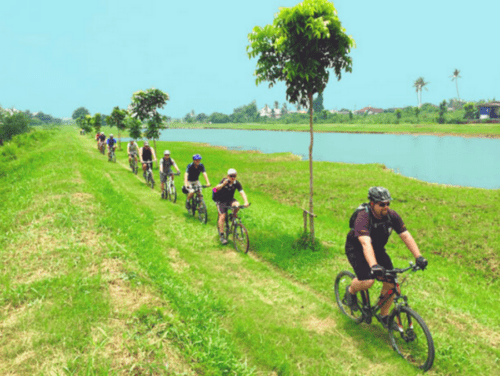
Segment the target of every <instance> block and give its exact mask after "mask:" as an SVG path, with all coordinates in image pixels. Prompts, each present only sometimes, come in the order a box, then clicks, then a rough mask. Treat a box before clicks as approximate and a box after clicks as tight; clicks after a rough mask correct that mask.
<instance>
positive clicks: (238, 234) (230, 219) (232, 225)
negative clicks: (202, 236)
mask: <svg viewBox="0 0 500 376" xmlns="http://www.w3.org/2000/svg"><path fill="white" fill-rule="evenodd" d="M248 206H250V204H249V205H248ZM225 207H226V208H227V209H228V212H227V214H226V219H225V224H224V237H225V238H226V240H227V238H228V237H229V234H232V235H233V245H234V249H236V250H237V251H238V252H244V253H248V248H249V246H250V239H249V238H248V231H247V228H246V227H245V226H244V225H243V223H241V218H240V217H235V216H234V215H233V210H234V209H236V208H238V209H245V208H246V206H245V205H240V206H236V207H234V206H225ZM229 210H230V211H229ZM217 233H219V228H218V227H217Z"/></svg>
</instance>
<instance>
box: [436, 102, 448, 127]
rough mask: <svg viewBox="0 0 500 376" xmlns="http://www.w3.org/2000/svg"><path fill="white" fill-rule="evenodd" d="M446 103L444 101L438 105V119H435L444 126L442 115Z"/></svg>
mask: <svg viewBox="0 0 500 376" xmlns="http://www.w3.org/2000/svg"><path fill="white" fill-rule="evenodd" d="M447 109H448V108H447V103H446V101H442V102H441V103H440V104H439V117H438V119H437V121H438V123H439V124H444V122H445V119H444V113H445V112H446V110H447Z"/></svg>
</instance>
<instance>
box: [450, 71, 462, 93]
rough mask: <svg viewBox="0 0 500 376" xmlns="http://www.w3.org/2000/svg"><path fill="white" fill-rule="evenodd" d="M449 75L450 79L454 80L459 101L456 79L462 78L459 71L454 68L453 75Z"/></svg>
mask: <svg viewBox="0 0 500 376" xmlns="http://www.w3.org/2000/svg"><path fill="white" fill-rule="evenodd" d="M450 77H452V79H451V80H452V81H455V84H456V86H457V98H458V100H459V101H460V94H458V79H459V78H462V77H460V71H459V70H458V69H455V71H454V72H453V75H451V76H450Z"/></svg>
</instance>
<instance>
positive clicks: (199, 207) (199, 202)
mask: <svg viewBox="0 0 500 376" xmlns="http://www.w3.org/2000/svg"><path fill="white" fill-rule="evenodd" d="M208 187H209V186H208V185H202V186H201V187H200V186H194V187H193V190H194V195H193V197H191V199H190V200H189V209H188V213H189V214H192V215H193V216H195V215H196V211H198V219H199V221H200V222H201V223H207V220H208V213H207V205H206V204H205V200H204V199H203V194H202V193H201V189H202V188H208Z"/></svg>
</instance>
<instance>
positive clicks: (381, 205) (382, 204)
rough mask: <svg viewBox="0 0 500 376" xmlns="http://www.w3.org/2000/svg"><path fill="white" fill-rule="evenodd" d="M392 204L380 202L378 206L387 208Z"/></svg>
mask: <svg viewBox="0 0 500 376" xmlns="http://www.w3.org/2000/svg"><path fill="white" fill-rule="evenodd" d="M390 204H391V203H390V202H379V203H378V205H379V206H380V207H381V208H385V207H386V206H389V205H390Z"/></svg>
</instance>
